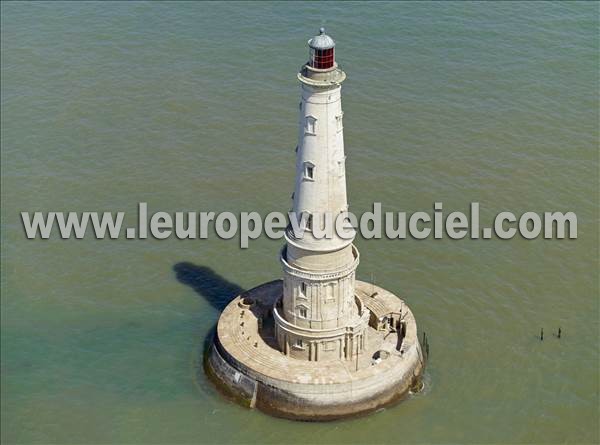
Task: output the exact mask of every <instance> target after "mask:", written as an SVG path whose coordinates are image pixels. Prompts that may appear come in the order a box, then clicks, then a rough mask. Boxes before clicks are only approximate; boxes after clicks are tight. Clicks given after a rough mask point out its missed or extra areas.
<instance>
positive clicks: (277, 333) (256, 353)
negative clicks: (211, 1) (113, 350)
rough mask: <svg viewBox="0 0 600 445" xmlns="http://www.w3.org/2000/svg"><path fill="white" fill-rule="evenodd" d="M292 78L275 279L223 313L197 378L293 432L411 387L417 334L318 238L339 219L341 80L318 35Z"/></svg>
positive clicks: (343, 244)
mask: <svg viewBox="0 0 600 445" xmlns="http://www.w3.org/2000/svg"><path fill="white" fill-rule="evenodd" d="M308 46H309V51H310V52H309V59H308V62H307V63H306V64H304V66H303V67H302V68H301V69H300V73H298V80H299V81H300V89H301V92H302V99H301V101H300V107H299V108H300V110H299V113H300V115H299V117H300V118H299V134H298V146H297V148H296V153H297V154H296V170H295V178H296V181H295V189H294V195H293V210H294V211H295V214H296V215H297V216H298V217H300V219H301V220H304V221H306V222H307V224H306V225H307V227H306V230H304V232H303V233H302V234H300V233H296V232H294V230H293V226H292V225H290V227H289V228H288V230H286V233H285V239H286V244H285V247H284V248H283V249H282V250H281V253H280V261H281V264H282V266H283V279H282V280H275V281H271V282H269V283H264V284H261V285H260V286H257V287H255V288H253V289H250V290H248V291H246V292H244V293H242V294H241V295H239V296H237V297H236V298H234V299H233V300H232V301H231V302H230V303H229V304H228V305H227V307H226V308H225V309H224V310H223V313H222V314H221V317H220V318H219V322H218V324H217V329H216V332H215V335H214V338H213V341H212V343H211V346H210V349H209V351H208V353H207V354H206V360H205V369H206V371H207V373H208V375H209V376H210V377H211V378H213V380H214V381H215V382H216V384H217V385H218V387H219V388H221V389H222V390H223V391H224V392H226V393H227V394H229V395H231V396H233V398H235V399H236V400H239V401H241V402H242V403H244V404H245V405H249V406H250V407H252V408H254V407H256V408H259V409H261V410H263V411H265V412H268V413H270V414H274V415H276V416H282V417H287V418H292V419H302V420H330V419H337V418H340V417H346V416H352V415H355V414H357V413H363V412H368V411H374V410H376V409H378V408H379V407H381V406H384V405H388V404H390V403H392V402H394V401H396V400H400V399H401V398H402V397H403V396H404V395H405V394H406V393H407V392H408V391H410V390H411V389H412V390H415V389H416V388H420V387H421V382H422V379H421V376H422V373H423V369H424V367H425V358H424V356H423V353H422V351H421V346H420V344H419V341H418V335H417V323H416V321H415V318H414V316H413V314H412V312H411V310H410V309H409V307H408V306H407V305H406V303H405V302H404V301H403V300H401V299H400V298H398V297H397V296H396V295H394V294H393V293H391V292H389V291H387V290H385V289H383V288H381V287H378V286H375V285H374V284H373V283H365V282H363V281H360V280H357V279H356V277H355V274H356V268H357V267H358V262H359V256H358V250H357V249H356V248H355V247H354V245H353V239H354V236H353V233H352V232H350V234H348V232H345V233H343V234H341V235H344V236H343V237H342V236H339V235H338V234H337V233H335V231H333V233H329V234H328V235H327V236H325V237H323V236H321V235H322V234H321V233H319V230H320V229H323V227H324V224H325V218H326V215H329V217H330V218H332V219H335V218H337V216H338V215H340V214H341V213H344V212H346V211H348V201H347V198H346V171H345V160H346V156H345V154H344V125H343V113H342V106H341V89H342V82H343V81H344V79H345V78H346V75H345V74H344V72H343V71H342V70H341V68H340V67H339V66H338V65H337V63H336V61H335V43H334V41H333V39H332V38H331V37H329V36H328V35H327V34H325V30H324V29H321V30H320V33H319V35H317V36H315V37H313V38H312V39H311V40H309V42H308Z"/></svg>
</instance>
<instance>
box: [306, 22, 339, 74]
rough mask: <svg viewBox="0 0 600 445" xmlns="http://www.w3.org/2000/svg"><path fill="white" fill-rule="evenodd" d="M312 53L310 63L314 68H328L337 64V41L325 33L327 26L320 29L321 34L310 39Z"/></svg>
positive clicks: (309, 44)
mask: <svg viewBox="0 0 600 445" xmlns="http://www.w3.org/2000/svg"><path fill="white" fill-rule="evenodd" d="M308 46H309V48H310V54H309V59H308V64H309V65H310V66H311V67H312V68H316V69H321V70H326V69H329V68H333V66H334V65H335V42H334V41H333V39H332V38H331V37H329V36H328V35H327V34H325V28H321V29H320V30H319V35H318V36H315V37H313V38H312V39H310V40H309V41H308Z"/></svg>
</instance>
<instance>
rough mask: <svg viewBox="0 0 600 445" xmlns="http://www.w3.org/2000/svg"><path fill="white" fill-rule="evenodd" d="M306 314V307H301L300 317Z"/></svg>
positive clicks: (304, 316)
mask: <svg viewBox="0 0 600 445" xmlns="http://www.w3.org/2000/svg"><path fill="white" fill-rule="evenodd" d="M306 315H307V312H306V308H304V307H301V308H300V317H302V318H306Z"/></svg>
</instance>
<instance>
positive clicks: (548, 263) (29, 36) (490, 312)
mask: <svg viewBox="0 0 600 445" xmlns="http://www.w3.org/2000/svg"><path fill="white" fill-rule="evenodd" d="M1 7H2V22H1V38H2V71H1V74H2V91H1V93H2V116H1V119H2V121H1V122H2V221H1V222H2V276H1V281H2V328H1V334H2V357H1V358H2V368H1V373H2V374H1V379H2V380H1V397H2V417H1V420H2V429H1V431H2V433H1V437H2V442H3V443H142V442H144V443H150V442H154V443H191V442H196V443H197V442H200V443H225V442H229V443H315V444H316V443H319V444H321V443H323V444H325V443H338V442H340V443H341V442H343V443H390V444H391V443H426V442H461V443H462V442H464V443H466V442H469V443H492V442H511V443H529V442H536V443H555V442H560V443H586V442H588V443H589V442H598V441H599V440H600V439H599V423H598V415H599V408H598V406H599V347H598V336H599V323H598V321H599V284H598V279H599V276H598V274H599V270H600V265H599V258H598V249H599V239H598V219H599V201H600V197H599V178H598V174H599V173H598V168H599V153H598V138H599V123H598V122H599V115H598V104H599V93H598V91H599V81H598V63H599V56H598V54H599V43H598V26H599V20H598V3H552V4H550V3H524V4H522V3H477V4H474V3H394V4H377V5H373V4H355V3H339V4H321V3H308V4H278V3H259V4H249V3H238V4H234V3H231V4H204V3H192V2H183V3H6V2H3V3H2V6H1ZM321 25H324V26H326V27H327V29H328V31H329V32H330V33H331V34H332V36H333V37H334V38H335V39H336V41H337V43H338V49H337V57H338V60H339V61H340V63H341V64H342V66H343V67H344V69H345V70H346V72H347V74H348V80H347V81H346V82H345V84H344V90H343V106H344V111H345V125H344V126H345V137H346V150H347V155H348V161H347V172H348V187H349V190H348V192H349V200H350V204H351V209H352V210H353V211H354V212H357V213H360V212H361V211H364V210H366V209H367V208H368V207H369V206H370V204H371V203H372V202H373V201H381V202H383V203H384V207H385V209H386V210H396V211H402V210H403V211H407V212H413V211H417V210H429V209H431V208H432V205H433V202H434V201H442V202H443V203H444V209H448V210H463V211H467V210H468V205H469V202H471V201H478V202H480V203H481V207H482V210H481V212H482V216H481V219H482V223H486V224H487V223H488V221H491V218H492V217H493V215H495V213H497V212H500V211H504V210H509V211H513V212H515V213H519V212H523V211H526V210H531V211H537V212H543V211H551V210H559V211H568V210H571V211H574V212H576V214H577V216H578V221H579V225H578V228H579V230H578V234H579V238H578V239H577V240H563V241H556V240H554V241H547V240H542V239H539V240H534V241H526V240H523V239H521V238H519V239H514V240H510V241H500V240H462V241H451V240H442V241H437V240H433V239H428V240H425V241H416V240H413V239H408V240H403V241H390V240H371V241H366V240H362V239H358V240H357V242H356V244H357V246H358V248H359V249H360V252H361V266H360V268H359V277H361V278H363V279H366V280H368V279H370V275H371V273H374V274H375V280H376V282H377V283H378V284H380V285H383V286H384V287H386V288H389V289H390V290H393V291H395V292H397V293H398V294H400V295H402V296H404V297H405V298H406V300H407V301H408V302H409V304H410V305H411V307H412V309H413V311H414V313H415V315H416V317H417V320H418V322H419V326H420V329H421V330H425V331H427V333H428V336H429V339H430V345H431V361H430V363H429V367H428V369H427V389H426V391H425V393H424V394H422V395H419V396H417V397H415V398H413V399H412V400H410V401H408V402H407V403H402V404H400V405H398V406H396V407H393V408H391V409H387V410H385V411H383V412H380V413H377V414H374V415H371V416H368V417H364V418H361V419H355V420H350V421H343V422H334V423H325V424H307V423H295V422H290V421H285V420H279V419H273V418H270V417H268V416H265V415H263V414H261V413H259V412H255V411H250V410H246V409H243V408H241V407H238V406H236V405H234V404H231V403H229V402H228V401H226V400H224V399H223V398H221V397H220V396H219V394H218V393H217V392H216V391H215V389H214V388H213V387H212V386H211V384H210V383H209V382H207V380H206V379H205V377H204V374H203V373H202V371H201V369H200V370H199V369H198V364H199V360H200V359H201V354H202V344H203V341H204V339H205V337H206V335H207V334H208V333H209V331H210V330H211V328H212V327H213V326H214V324H215V322H216V320H217V318H218V315H219V309H218V308H219V307H221V306H222V304H223V303H224V302H225V301H227V298H228V297H229V296H230V294H231V293H232V292H235V290H236V289H237V288H238V287H239V288H248V287H252V286H254V285H257V284H259V283H261V282H263V281H268V280H271V279H273V278H276V277H278V276H280V274H281V271H280V266H279V264H278V261H277V253H278V249H279V248H280V245H281V242H279V241H271V240H267V239H260V240H257V241H255V242H253V243H251V245H250V248H249V249H247V250H240V249H239V248H238V241H237V240H231V241H222V240H219V239H217V238H216V237H214V236H213V237H212V238H211V239H209V240H188V241H180V240H175V239H170V240H165V241H158V240H153V239H148V240H125V239H121V240H95V239H93V238H91V237H87V238H86V239H84V240H67V241H64V240H60V239H57V238H56V237H55V238H53V239H50V240H46V241H40V240H35V241H31V240H26V239H25V235H24V232H23V229H22V226H21V223H20V217H19V212H20V211H25V210H26V211H50V210H52V211H84V210H91V211H105V210H111V211H126V212H128V216H127V217H126V221H125V222H126V223H127V224H133V223H134V221H135V212H136V205H137V203H138V202H140V201H145V202H148V204H149V208H150V210H151V211H157V210H163V211H170V212H174V211H180V210H198V211H200V210H204V211H208V210H211V211H224V210H230V211H234V212H239V211H250V210H259V211H261V212H268V211H271V210H280V211H286V210H287V209H288V207H289V198H290V194H291V192H292V187H293V177H292V175H293V170H294V147H295V145H296V137H297V128H296V124H297V104H298V100H299V90H298V85H297V80H296V78H295V75H296V72H297V69H298V68H299V66H300V65H301V64H302V63H303V62H304V61H305V59H306V55H307V51H306V47H305V43H306V40H307V39H308V38H309V37H310V36H311V35H313V34H314V33H315V32H316V30H317V29H318V27H319V26H321ZM186 263H190V264H192V265H195V266H202V267H206V268H209V269H210V270H208V269H202V268H196V267H193V266H191V265H189V264H186ZM559 326H560V327H561V328H562V331H563V338H562V339H561V340H557V339H555V338H554V337H553V336H552V335H551V332H552V331H556V329H557V328H558V327H559ZM541 327H544V328H545V331H546V340H545V341H544V342H540V341H539V340H538V338H537V335H538V333H539V330H540V328H541Z"/></svg>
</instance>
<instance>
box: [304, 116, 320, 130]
mask: <svg viewBox="0 0 600 445" xmlns="http://www.w3.org/2000/svg"><path fill="white" fill-rule="evenodd" d="M316 128H317V118H315V117H314V116H306V118H305V119H304V133H305V134H312V135H315V134H317V130H316Z"/></svg>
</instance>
